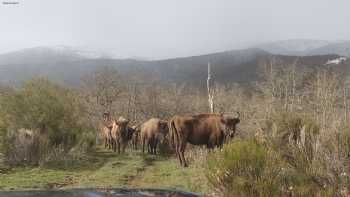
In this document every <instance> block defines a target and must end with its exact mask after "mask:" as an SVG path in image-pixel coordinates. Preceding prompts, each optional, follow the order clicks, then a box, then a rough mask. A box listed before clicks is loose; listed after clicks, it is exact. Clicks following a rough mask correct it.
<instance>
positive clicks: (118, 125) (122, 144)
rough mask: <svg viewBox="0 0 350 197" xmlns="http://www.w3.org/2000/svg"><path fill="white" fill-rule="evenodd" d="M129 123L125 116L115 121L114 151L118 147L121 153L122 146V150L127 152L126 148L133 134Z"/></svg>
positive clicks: (112, 131)
mask: <svg viewBox="0 0 350 197" xmlns="http://www.w3.org/2000/svg"><path fill="white" fill-rule="evenodd" d="M128 123H129V120H127V119H125V118H123V117H120V118H119V119H118V120H115V121H113V127H112V130H111V137H112V149H113V151H114V152H116V150H117V149H118V153H120V152H121V151H120V148H122V152H125V148H126V146H127V144H128V142H129V140H130V139H131V136H132V133H131V130H130V129H128Z"/></svg>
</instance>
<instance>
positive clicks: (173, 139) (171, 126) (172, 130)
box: [168, 119, 177, 148]
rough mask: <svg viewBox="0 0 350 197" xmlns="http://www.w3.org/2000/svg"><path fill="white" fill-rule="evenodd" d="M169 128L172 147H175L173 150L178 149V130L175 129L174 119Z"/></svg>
mask: <svg viewBox="0 0 350 197" xmlns="http://www.w3.org/2000/svg"><path fill="white" fill-rule="evenodd" d="M168 124H169V125H168V127H169V133H170V142H171V145H172V146H173V148H176V139H175V138H176V137H177V134H176V128H175V123H174V119H171V120H170V121H169V123H168Z"/></svg>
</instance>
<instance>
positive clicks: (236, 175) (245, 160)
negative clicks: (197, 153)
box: [207, 141, 281, 196]
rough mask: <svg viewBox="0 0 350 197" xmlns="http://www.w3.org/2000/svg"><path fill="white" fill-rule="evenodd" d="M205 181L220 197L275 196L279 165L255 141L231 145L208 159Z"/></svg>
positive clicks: (210, 155)
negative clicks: (206, 180)
mask: <svg viewBox="0 0 350 197" xmlns="http://www.w3.org/2000/svg"><path fill="white" fill-rule="evenodd" d="M207 163H208V165H207V178H208V180H209V182H210V184H211V185H212V186H213V187H214V188H215V189H216V191H217V192H218V194H220V195H222V196H278V195H279V194H280V184H281V182H280V173H281V167H280V166H281V163H280V161H279V160H278V158H277V157H276V156H275V154H274V153H273V152H271V151H270V150H268V149H267V148H266V147H265V146H263V145H259V144H257V143H255V142H254V141H234V142H232V143H230V144H228V145H225V146H224V148H223V150H222V151H216V152H215V153H211V154H209V156H208V162H207Z"/></svg>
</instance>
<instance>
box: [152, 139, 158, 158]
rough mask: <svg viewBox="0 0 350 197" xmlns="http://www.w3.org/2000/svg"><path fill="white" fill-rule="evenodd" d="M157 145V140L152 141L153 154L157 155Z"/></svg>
mask: <svg viewBox="0 0 350 197" xmlns="http://www.w3.org/2000/svg"><path fill="white" fill-rule="evenodd" d="M157 145H158V140H154V146H153V154H154V155H156V154H157Z"/></svg>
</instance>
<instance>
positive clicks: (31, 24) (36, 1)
mask: <svg viewBox="0 0 350 197" xmlns="http://www.w3.org/2000/svg"><path fill="white" fill-rule="evenodd" d="M0 2H1V4H0V53H3V52H7V51H11V50H17V49H21V48H28V47H36V46H54V45H68V46H74V47H86V48H88V49H96V50H98V51H108V52H111V53H113V54H116V55H118V56H121V57H146V58H167V57H175V56H189V55H196V54H204V53H210V52H217V51H223V50H229V49H236V48H242V47H246V46H251V45H254V44H256V43H262V42H267V41H275V40H283V39H297V38H298V39H299V38H304V39H326V40H350V25H349V24H350V22H349V20H350V0H171V1H170V0H123V1H122V0H0ZM4 2H19V4H6V3H4Z"/></svg>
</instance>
